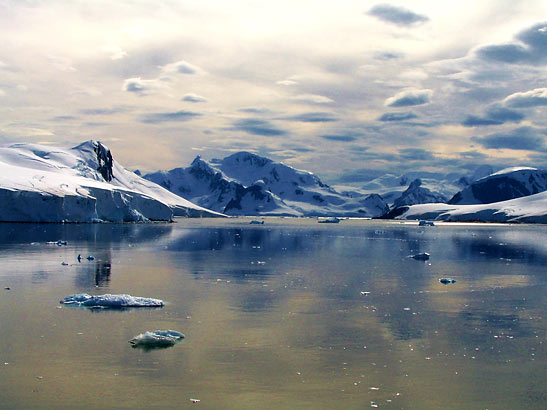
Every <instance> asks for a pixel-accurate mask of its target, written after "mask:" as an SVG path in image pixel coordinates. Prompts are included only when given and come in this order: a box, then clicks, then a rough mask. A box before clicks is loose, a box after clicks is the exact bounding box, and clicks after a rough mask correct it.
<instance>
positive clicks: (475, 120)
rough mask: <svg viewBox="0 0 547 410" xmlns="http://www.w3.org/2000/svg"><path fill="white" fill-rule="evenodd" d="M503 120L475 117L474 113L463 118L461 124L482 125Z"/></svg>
mask: <svg viewBox="0 0 547 410" xmlns="http://www.w3.org/2000/svg"><path fill="white" fill-rule="evenodd" d="M501 124H503V122H501V121H496V120H491V119H488V118H484V117H477V116H476V115H468V116H467V118H466V119H465V120H463V122H462V125H463V126H464V127H482V126H488V125H501Z"/></svg>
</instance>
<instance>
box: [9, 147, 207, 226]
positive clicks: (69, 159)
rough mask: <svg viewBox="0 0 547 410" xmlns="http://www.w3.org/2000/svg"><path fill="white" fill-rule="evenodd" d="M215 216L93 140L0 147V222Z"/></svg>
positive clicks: (162, 219)
mask: <svg viewBox="0 0 547 410" xmlns="http://www.w3.org/2000/svg"><path fill="white" fill-rule="evenodd" d="M173 215H181V216H216V215H218V214H217V213H215V212H211V211H209V210H207V209H205V208H202V207H200V206H197V205H194V204H193V203H191V202H189V201H187V200H186V199H184V198H181V197H179V196H177V195H174V194H173V193H171V192H169V191H167V190H166V189H164V188H162V187H160V186H158V185H156V184H154V183H152V182H150V181H147V180H145V179H143V178H141V177H139V176H138V175H136V174H134V173H133V172H131V171H128V170H126V169H125V168H123V167H122V166H121V165H120V164H118V163H117V162H116V161H115V160H114V159H113V157H112V154H111V152H110V150H109V149H108V148H107V147H106V146H105V145H103V144H101V143H100V142H97V141H87V142H84V143H83V144H80V145H78V146H77V147H74V148H72V149H60V148H53V147H49V146H43V145H37V144H12V145H9V146H5V147H0V221H10V222H99V221H106V222H143V221H149V220H153V221H156V220H157V221H169V220H171V219H172V217H173Z"/></svg>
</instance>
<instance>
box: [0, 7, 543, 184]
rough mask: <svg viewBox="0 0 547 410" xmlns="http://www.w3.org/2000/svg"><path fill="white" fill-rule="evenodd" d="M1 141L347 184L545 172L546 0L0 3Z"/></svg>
mask: <svg viewBox="0 0 547 410" xmlns="http://www.w3.org/2000/svg"><path fill="white" fill-rule="evenodd" d="M0 37H1V38H2V41H1V42H0V143H1V144H9V143H14V142H28V143H39V144H46V145H53V146H61V147H71V146H75V145H77V144H79V143H81V142H83V141H85V140H89V139H95V140H100V141H102V142H103V143H104V144H106V145H107V146H108V147H110V148H111V150H112V152H113V155H114V158H115V159H117V160H118V162H120V163H121V164H122V165H124V166H125V167H127V168H130V169H140V170H141V171H144V172H147V171H154V170H158V169H172V168H175V167H180V166H188V165H189V164H190V162H191V161H192V160H193V158H195V157H196V156H197V155H201V156H202V157H203V158H204V159H212V158H223V157H225V156H227V155H230V154H231V153H233V152H237V151H251V152H255V153H257V154H259V155H263V156H266V157H268V158H271V159H273V160H276V161H282V162H284V163H286V164H288V165H291V166H294V167H296V168H299V169H305V170H309V171H312V172H314V173H316V174H317V175H318V176H320V177H321V178H322V179H324V180H325V181H326V182H328V183H338V184H359V183H360V182H362V181H366V180H368V179H371V178H372V177H374V176H376V175H381V174H383V173H386V172H389V173H395V174H402V173H404V172H407V171H411V170H412V171H417V170H422V171H428V172H443V173H449V172H456V173H466V172H471V171H473V170H474V169H475V168H476V167H478V166H479V165H481V164H490V165H493V166H494V167H498V168H499V167H506V166H519V165H525V166H534V167H540V168H547V142H546V140H547V116H546V111H547V110H546V106H547V2H545V1H544V0H537V1H536V0H522V1H514V0H472V1H468V0H459V1H457V2H454V1H450V2H448V1H420V0H407V1H397V2H390V1H388V2H381V1H380V2H377V1H364V0H363V1H353V0H338V1H320V0H291V1H286V0H277V1H275V2H265V1H254V0H231V1H229V2H227V1H225V0H180V1H174V0H124V1H122V0H108V1H102V0H93V1H89V0H86V1H78V0H73V1H69V0H43V1H33V0H14V1H12V0H0Z"/></svg>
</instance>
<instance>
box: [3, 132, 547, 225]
mask: <svg viewBox="0 0 547 410" xmlns="http://www.w3.org/2000/svg"><path fill="white" fill-rule="evenodd" d="M374 187H375V188H377V189H378V192H376V193H375V192H371V191H370V190H371V189H372V188H374ZM546 195H547V171H544V170H538V169H535V168H527V167H521V168H508V169H505V170H502V171H498V172H493V170H492V169H491V168H490V167H488V166H482V167H480V168H479V169H477V170H476V171H475V172H474V173H473V174H471V175H465V176H462V175H456V174H448V175H443V174H434V173H423V172H409V173H407V174H405V175H403V176H398V177H397V176H394V175H384V176H381V177H378V178H376V179H375V180H373V181H369V182H368V183H367V184H365V185H364V186H363V187H362V188H360V189H358V188H348V187H340V186H337V187H334V186H329V185H327V184H325V183H324V182H322V181H321V180H320V179H319V177H317V176H316V175H314V174H312V173H310V172H307V171H302V170H297V169H295V168H292V167H290V166H288V165H285V164H283V163H280V162H274V161H272V160H270V159H268V158H264V157H261V156H258V155H256V154H253V153H249V152H238V153H235V154H233V155H230V156H228V157H226V158H224V159H214V160H211V161H205V160H203V159H202V158H201V157H199V156H198V157H197V158H196V159H195V160H194V161H193V162H192V163H191V165H190V166H188V167H186V168H175V169H172V170H170V171H158V172H154V173H151V174H147V175H144V177H141V176H140V174H139V173H138V172H131V171H129V170H127V169H125V168H123V167H122V166H121V165H120V164H118V163H117V162H116V160H115V159H114V157H113V155H112V153H111V151H110V150H109V149H108V147H106V146H105V145H103V144H101V143H100V142H98V141H87V142H84V143H83V144H80V145H78V146H76V147H74V148H71V149H61V148H53V147H50V146H43V145H36V144H12V145H9V146H4V147H0V221H16V222H101V221H103V222H140V221H153V220H164V221H168V220H172V218H173V216H177V215H178V216H187V217H203V216H205V217H214V216H226V215H249V216H258V215H261V216H265V215H274V216H341V217H350V216H354V217H370V218H378V217H383V218H396V219H433V220H457V221H463V220H466V221H473V220H478V221H503V222H539V223H547V196H546ZM448 198H451V199H448Z"/></svg>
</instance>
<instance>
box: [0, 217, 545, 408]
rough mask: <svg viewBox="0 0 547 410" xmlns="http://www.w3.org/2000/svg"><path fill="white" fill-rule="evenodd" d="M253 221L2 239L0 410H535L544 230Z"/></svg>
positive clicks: (540, 383) (25, 233) (540, 367)
mask: <svg viewBox="0 0 547 410" xmlns="http://www.w3.org/2000/svg"><path fill="white" fill-rule="evenodd" d="M264 220H265V223H264V224H263V225H251V224H249V222H250V219H245V218H239V219H177V221H176V223H171V224H94V225H69V224H67V225H55V224H51V225H41V224H1V225H0V408H1V409H150V408H158V409H167V408H177V409H178V408H201V409H366V408H386V409H420V410H423V409H466V410H470V409H540V408H546V407H545V406H546V402H547V394H546V386H547V372H546V368H547V366H546V364H547V360H546V358H547V355H546V353H547V352H546V330H547V320H546V319H547V312H546V307H547V292H546V290H547V289H546V285H547V226H533V225H515V226H513V225H493V224H438V225H437V226H434V227H419V226H418V225H417V224H416V223H412V222H406V223H399V222H393V221H390V222H377V221H370V220H357V219H354V220H343V221H341V222H340V223H339V224H318V223H317V221H316V220H314V219H289V218H287V219H283V218H264ZM58 240H62V241H67V244H66V245H57V244H56V243H55V242H56V241H58ZM420 252H428V253H429V254H430V255H431V257H430V259H429V260H427V261H420V260H415V259H412V258H410V257H409V256H410V255H414V254H416V253H420ZM78 255H81V257H82V258H81V260H80V261H78V259H77V257H78ZM89 255H91V256H93V257H94V259H93V260H88V259H87V256H89ZM443 277H447V278H452V279H455V280H456V282H455V283H451V284H448V285H444V284H442V283H440V282H439V279H440V278H443ZM75 293H89V294H94V295H100V294H105V293H115V294H116V293H117V294H131V295H133V296H144V297H152V298H159V299H163V300H164V301H165V302H166V305H165V306H164V307H163V308H156V309H126V310H108V309H86V308H74V307H69V306H66V305H61V304H60V303H59V301H60V300H61V299H62V298H64V297H65V296H68V295H71V294H75ZM166 329H172V330H176V331H179V332H182V333H184V334H185V336H186V337H185V339H184V340H183V341H182V342H180V343H178V344H176V345H175V346H172V347H169V348H164V349H150V350H146V349H140V348H132V346H131V345H130V344H129V343H128V341H129V340H130V339H131V338H133V337H134V336H136V335H138V334H140V333H143V332H145V331H148V330H166ZM198 400H199V401H198Z"/></svg>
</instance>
